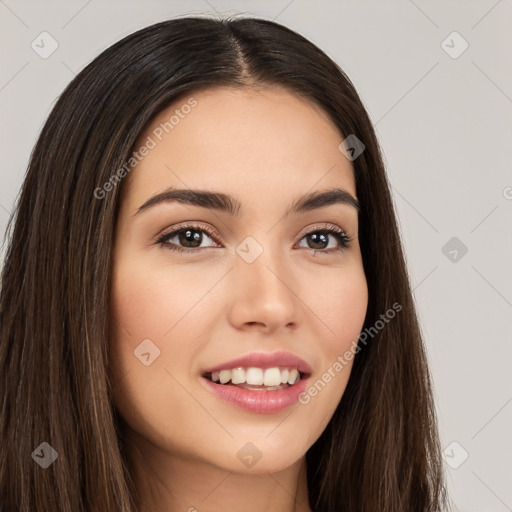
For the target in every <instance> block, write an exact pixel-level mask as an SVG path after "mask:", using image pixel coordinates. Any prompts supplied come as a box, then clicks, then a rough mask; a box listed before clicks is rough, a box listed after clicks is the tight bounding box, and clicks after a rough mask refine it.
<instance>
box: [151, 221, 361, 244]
mask: <svg viewBox="0 0 512 512" xmlns="http://www.w3.org/2000/svg"><path fill="white" fill-rule="evenodd" d="M333 228H334V229H335V230H340V234H341V235H345V236H347V237H348V238H349V239H350V240H353V237H352V236H350V235H349V234H348V232H347V231H346V230H345V229H344V228H342V227H341V226H338V225H336V224H333V223H330V222H323V223H319V224H316V225H313V226H312V227H308V228H305V229H304V231H302V232H301V234H300V235H299V237H300V238H299V239H300V240H302V238H304V237H305V236H306V235H308V234H309V233H312V232H315V231H323V230H331V229H333ZM185 229H195V230H197V231H204V232H205V233H206V234H207V235H208V236H209V237H210V238H218V239H220V240H219V241H221V243H223V244H224V243H225V242H224V241H223V238H222V236H220V235H219V234H218V233H217V231H216V230H214V229H211V228H210V227H207V226H206V225H202V224H201V223H200V222H198V223H197V224H196V223H194V222H192V221H190V222H184V223H183V224H178V225H177V226H174V227H172V228H171V229H170V230H169V231H167V232H164V233H162V234H160V235H158V236H157V237H156V241H157V242H158V241H159V240H162V239H164V238H169V237H171V236H176V234H177V233H179V232H180V231H183V230H185ZM214 242H216V241H215V240H214ZM216 243H217V242H216Z"/></svg>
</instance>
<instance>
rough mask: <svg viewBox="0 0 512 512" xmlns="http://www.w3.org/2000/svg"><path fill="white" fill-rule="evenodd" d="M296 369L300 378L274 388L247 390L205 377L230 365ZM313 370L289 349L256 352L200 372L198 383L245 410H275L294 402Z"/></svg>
mask: <svg viewBox="0 0 512 512" xmlns="http://www.w3.org/2000/svg"><path fill="white" fill-rule="evenodd" d="M239 367H243V368H250V367H256V368H274V367H281V368H297V370H299V372H301V374H302V377H301V379H300V381H299V382H297V383H296V384H294V385H293V386H288V387H286V388H284V389H277V390H273V391H266V390H250V389H244V388H239V387H236V386H231V385H225V384H218V383H216V382H213V381H211V380H209V379H208V378H206V377H204V376H205V375H206V374H208V373H213V372H219V371H220V370H230V369H232V368H239ZM311 373H312V369H311V366H309V364H308V363H306V361H304V360H303V359H301V358H300V357H297V356H295V355H293V354H290V353H288V352H274V353H270V354H269V353H265V352H260V353H255V354H249V355H247V356H243V357H239V358H237V359H232V360H231V361H226V362H225V363H221V364H219V365H216V366H212V367H211V368H208V369H206V370H205V371H204V372H203V374H202V375H203V378H202V379H201V382H202V383H203V385H204V386H206V388H207V389H208V390H209V391H212V392H213V393H215V394H216V395H217V396H218V397H219V398H221V399H222V400H224V401H226V402H228V403H230V404H231V405H234V406H235V407H238V408H239V409H244V410H246V411H251V412H256V413H267V414H269V413H277V412H279V411H282V410H283V409H285V408H286V407H290V406H291V405H293V404H295V403H297V401H298V399H299V395H300V394H301V393H302V392H304V391H305V390H306V386H307V380H308V377H309V376H310V375H311Z"/></svg>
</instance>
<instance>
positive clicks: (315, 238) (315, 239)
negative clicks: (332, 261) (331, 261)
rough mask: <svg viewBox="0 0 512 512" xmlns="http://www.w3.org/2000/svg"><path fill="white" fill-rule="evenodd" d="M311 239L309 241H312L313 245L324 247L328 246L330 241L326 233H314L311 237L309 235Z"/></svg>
mask: <svg viewBox="0 0 512 512" xmlns="http://www.w3.org/2000/svg"><path fill="white" fill-rule="evenodd" d="M308 237H309V240H310V241H312V243H313V245H318V244H320V245H322V244H325V245H327V244H328V243H329V241H328V239H327V235H325V233H313V234H311V235H308ZM324 248H325V247H318V246H316V247H312V249H324Z"/></svg>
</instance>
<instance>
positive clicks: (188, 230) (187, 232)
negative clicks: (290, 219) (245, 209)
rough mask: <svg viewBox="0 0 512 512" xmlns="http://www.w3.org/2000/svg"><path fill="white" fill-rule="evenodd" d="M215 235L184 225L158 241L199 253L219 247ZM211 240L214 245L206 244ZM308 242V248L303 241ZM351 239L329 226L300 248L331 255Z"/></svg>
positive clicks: (174, 248) (307, 236)
mask: <svg viewBox="0 0 512 512" xmlns="http://www.w3.org/2000/svg"><path fill="white" fill-rule="evenodd" d="M214 239H215V235H214V234H213V233H212V232H211V231H210V230H209V229H207V228H205V227H202V226H198V225H184V226H179V227H177V228H174V229H173V230H172V231H170V232H169V233H165V234H163V235H162V236H160V237H159V238H158V239H157V240H156V244H160V245H162V246H163V247H165V248H166V249H170V250H172V251H179V252H190V253H193V252H197V251H196V250H197V249H205V248H208V247H218V245H217V244H216V242H215V241H214ZM208 240H210V241H211V242H213V243H210V244H207V243H206V244H205V242H208ZM303 240H304V241H305V242H306V246H304V245H303V244H302V241H303ZM351 240H352V239H351V238H350V237H349V236H348V235H347V234H346V233H345V232H344V231H343V230H342V229H341V228H339V227H337V226H332V225H327V226H322V227H320V228H316V229H315V230H312V231H309V232H308V233H306V234H305V235H303V237H302V238H301V241H300V242H299V244H298V247H301V248H305V249H310V250H312V251H314V254H316V253H322V254H331V253H332V252H333V251H342V250H344V249H347V248H349V247H350V242H351Z"/></svg>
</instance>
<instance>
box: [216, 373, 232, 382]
mask: <svg viewBox="0 0 512 512" xmlns="http://www.w3.org/2000/svg"><path fill="white" fill-rule="evenodd" d="M219 378H220V383H221V384H226V382H229V379H231V370H221V371H220V372H219Z"/></svg>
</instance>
